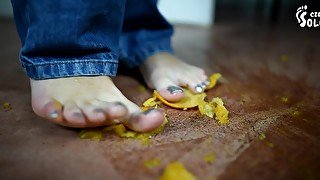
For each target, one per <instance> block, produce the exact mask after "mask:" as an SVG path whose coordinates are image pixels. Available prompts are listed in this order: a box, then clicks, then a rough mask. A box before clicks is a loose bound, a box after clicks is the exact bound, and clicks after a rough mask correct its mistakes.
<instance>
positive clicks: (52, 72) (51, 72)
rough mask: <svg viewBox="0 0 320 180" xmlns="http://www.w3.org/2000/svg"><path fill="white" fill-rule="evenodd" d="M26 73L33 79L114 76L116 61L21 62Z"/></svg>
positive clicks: (116, 66)
mask: <svg viewBox="0 0 320 180" xmlns="http://www.w3.org/2000/svg"><path fill="white" fill-rule="evenodd" d="M22 66H23V69H24V71H25V72H26V74H27V75H28V76H29V77H30V78H32V79H35V80H43V79H54V78H64V77H75V76H115V75H116V74H117V68H118V61H117V60H116V59H115V60H101V59H96V60H95V59H92V60H77V61H74V60H73V61H62V62H47V63H45V62H42V63H39V64H27V63H22Z"/></svg>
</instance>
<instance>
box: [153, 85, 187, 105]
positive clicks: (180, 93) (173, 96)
mask: <svg viewBox="0 0 320 180" xmlns="http://www.w3.org/2000/svg"><path fill="white" fill-rule="evenodd" d="M158 92H159V94H160V95H161V96H162V97H163V98H164V99H166V100H167V101H170V102H177V101H179V100H181V99H182V98H184V96H185V94H184V90H183V89H182V88H181V87H179V86H168V87H167V88H165V89H160V90H158Z"/></svg>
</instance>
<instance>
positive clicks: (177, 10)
mask: <svg viewBox="0 0 320 180" xmlns="http://www.w3.org/2000/svg"><path fill="white" fill-rule="evenodd" d="M158 7H159V10H160V12H161V13H162V14H163V16H164V17H166V18H167V19H168V20H169V21H170V22H173V23H182V24H193V25H200V26H209V25H211V24H213V21H214V10H215V0H159V4H158Z"/></svg>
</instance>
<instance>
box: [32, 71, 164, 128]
mask: <svg viewBox="0 0 320 180" xmlns="http://www.w3.org/2000/svg"><path fill="white" fill-rule="evenodd" d="M30 83H31V91H32V108H33V110H34V112H35V113H36V114H37V115H39V116H41V117H44V118H47V119H49V120H52V121H53V122H55V123H57V124H60V125H63V126H68V127H77V128H82V127H96V126H104V125H112V124H117V123H123V124H124V125H126V126H127V127H128V128H130V129H132V130H134V131H138V132H146V131H151V130H153V129H155V128H157V127H159V126H160V125H161V124H162V122H163V120H164V116H163V113H162V112H161V111H160V110H155V109H153V110H148V111H146V112H142V111H141V109H140V108H139V107H138V106H137V105H136V104H134V103H132V102H131V101H129V100H128V99H127V98H126V97H125V96H123V94H122V93H121V92H120V91H119V89H118V88H117V87H116V86H115V85H114V84H113V82H112V80H111V79H110V78H109V77H108V76H95V77H69V78H59V79H48V80H32V79H31V80H30Z"/></svg>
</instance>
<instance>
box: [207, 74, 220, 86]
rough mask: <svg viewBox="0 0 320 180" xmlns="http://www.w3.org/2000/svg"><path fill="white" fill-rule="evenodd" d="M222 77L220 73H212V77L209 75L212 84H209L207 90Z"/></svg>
mask: <svg viewBox="0 0 320 180" xmlns="http://www.w3.org/2000/svg"><path fill="white" fill-rule="evenodd" d="M220 78H221V74H220V73H214V74H212V75H211V76H210V77H209V80H210V84H209V86H208V87H207V90H208V89H212V88H213V87H214V86H215V85H216V84H217V81H218V80H219V79H220Z"/></svg>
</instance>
